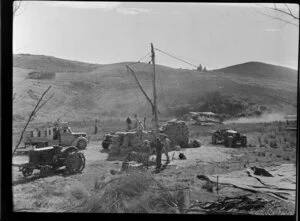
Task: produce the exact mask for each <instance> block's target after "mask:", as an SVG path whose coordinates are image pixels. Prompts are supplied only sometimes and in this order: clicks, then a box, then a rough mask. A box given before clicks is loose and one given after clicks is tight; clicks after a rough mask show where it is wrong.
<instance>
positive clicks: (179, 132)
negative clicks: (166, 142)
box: [159, 119, 190, 149]
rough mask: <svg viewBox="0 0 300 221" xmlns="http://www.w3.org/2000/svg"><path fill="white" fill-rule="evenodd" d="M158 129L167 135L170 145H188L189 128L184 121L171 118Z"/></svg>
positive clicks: (183, 146)
mask: <svg viewBox="0 0 300 221" xmlns="http://www.w3.org/2000/svg"><path fill="white" fill-rule="evenodd" d="M159 130H160V132H161V133H164V134H166V135H167V136H168V138H169V139H170V140H171V146H172V147H174V146H176V145H179V146H180V147H181V148H188V147H189V136H190V134H189V128H188V126H187V125H186V123H185V122H184V121H180V120H176V119H174V120H171V121H169V122H168V123H166V124H165V125H163V126H162V127H161V128H159ZM172 149H173V148H172Z"/></svg>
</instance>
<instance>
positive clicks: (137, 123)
mask: <svg viewBox="0 0 300 221" xmlns="http://www.w3.org/2000/svg"><path fill="white" fill-rule="evenodd" d="M138 125H139V119H138V118H137V114H135V115H134V125H133V128H134V129H135V128H137V127H138Z"/></svg>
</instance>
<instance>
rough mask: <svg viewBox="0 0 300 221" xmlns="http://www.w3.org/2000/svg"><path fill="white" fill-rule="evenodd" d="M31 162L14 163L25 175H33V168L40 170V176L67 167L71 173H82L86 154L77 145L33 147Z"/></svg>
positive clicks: (29, 154)
mask: <svg viewBox="0 0 300 221" xmlns="http://www.w3.org/2000/svg"><path fill="white" fill-rule="evenodd" d="M28 156H29V162H28V163H25V164H13V166H16V167H19V171H20V172H22V174H23V176H24V177H28V176H31V175H32V173H33V170H35V169H38V170H40V176H45V175H47V174H49V173H50V172H51V171H52V172H53V171H57V170H58V169H60V168H61V167H65V168H66V170H67V171H68V172H69V174H75V173H80V172H81V171H82V170H83V169H84V167H85V156H84V155H83V153H81V152H79V150H78V149H77V148H76V147H73V146H70V147H62V146H57V145H54V146H49V147H41V148H36V149H32V150H30V151H29V152H28Z"/></svg>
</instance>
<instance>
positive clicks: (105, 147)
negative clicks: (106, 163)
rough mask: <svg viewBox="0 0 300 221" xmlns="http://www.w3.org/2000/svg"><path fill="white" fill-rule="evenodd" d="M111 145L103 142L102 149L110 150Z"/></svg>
mask: <svg viewBox="0 0 300 221" xmlns="http://www.w3.org/2000/svg"><path fill="white" fill-rule="evenodd" d="M109 145H110V143H108V142H105V141H103V142H102V147H103V149H104V150H107V149H108V148H109Z"/></svg>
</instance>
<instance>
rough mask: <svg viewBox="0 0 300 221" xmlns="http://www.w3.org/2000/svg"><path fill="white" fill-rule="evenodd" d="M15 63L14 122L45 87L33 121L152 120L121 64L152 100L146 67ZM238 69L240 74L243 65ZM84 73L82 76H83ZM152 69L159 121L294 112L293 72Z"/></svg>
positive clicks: (23, 116)
mask: <svg viewBox="0 0 300 221" xmlns="http://www.w3.org/2000/svg"><path fill="white" fill-rule="evenodd" d="M14 59H15V60H17V62H14V68H13V84H14V85H13V88H14V93H16V98H15V100H14V102H13V115H14V120H15V121H24V120H25V119H26V118H27V116H28V114H29V113H30V111H31V110H32V108H33V106H34V105H35V103H36V102H37V98H38V97H39V96H41V94H42V92H43V91H44V90H45V89H46V88H47V87H48V86H49V85H52V89H51V91H52V93H53V92H54V93H55V96H54V98H52V99H51V101H50V102H49V103H48V104H47V105H46V106H45V108H42V109H41V111H40V112H39V114H38V116H37V120H38V121H52V120H56V119H57V118H62V119H64V120H66V121H69V120H83V119H95V118H103V117H107V116H111V117H126V116H127V115H128V114H133V113H138V114H139V115H140V116H150V115H151V108H150V106H149V104H148V103H147V101H146V99H145V98H144V95H143V94H142V93H141V91H140V89H139V88H138V85H137V84H136V82H135V80H134V78H133V76H132V75H131V74H130V73H128V72H127V70H126V64H129V65H131V67H132V68H133V69H134V70H135V72H136V75H137V77H138V79H139V81H140V82H141V84H142V85H143V87H144V88H145V91H146V92H147V93H148V95H149V96H150V97H152V65H151V64H145V63H138V64H133V63H132V62H123V63H116V64H109V65H91V64H85V63H80V64H78V63H76V62H75V63H74V62H72V61H70V62H71V63H70V64H72V65H70V68H65V67H66V66H63V65H62V66H59V65H58V62H57V60H54V62H53V63H51V61H53V60H51V59H49V62H45V60H47V57H46V56H45V58H43V59H42V62H39V61H38V60H36V61H35V63H34V65H35V66H34V67H33V66H31V65H32V58H30V59H28V56H24V55H18V56H15V57H14ZM64 63H68V61H64ZM20 64H22V65H20ZM20 67H21V68H20ZM87 67H93V68H87ZM268 67H272V68H273V66H272V65H271V66H269V65H266V66H265V68H266V69H267V70H269V69H268ZM33 68H37V69H38V70H39V71H53V72H56V75H55V78H54V79H44V80H36V79H29V78H28V73H30V72H31V71H33V70H36V69H33ZM85 68H86V69H85ZM256 68H257V67H256V66H254V67H253V68H252V69H253V70H252V72H251V73H256V71H255V69H256ZM274 68H275V70H277V69H276V67H274ZM239 69H240V70H243V68H242V66H239ZM246 69H247V70H248V71H249V73H250V71H251V70H250V69H251V65H250V66H249V65H247V68H246ZM60 70H63V71H60ZM71 70H73V71H71ZM83 70H86V71H85V72H84V73H83ZM156 70H157V91H158V105H159V110H160V112H161V116H164V115H165V116H166V115H167V116H174V115H175V116H176V115H181V114H185V113H187V112H188V111H205V110H211V111H215V112H221V113H223V112H224V113H226V114H229V115H237V114H240V113H246V112H247V113H249V114H250V112H251V113H252V112H253V111H255V110H259V111H266V110H269V111H271V110H272V111H280V112H286V113H290V112H293V111H295V109H296V103H297V99H296V97H297V72H296V71H295V73H296V74H294V73H293V74H290V73H289V72H287V73H285V72H280V73H279V72H278V75H279V74H280V75H282V76H285V75H289V77H287V78H286V79H285V81H282V80H279V78H280V77H278V76H277V75H276V76H274V77H273V78H270V77H269V76H268V75H266V76H265V75H261V78H260V79H257V77H252V76H251V75H250V74H249V75H248V74H246V76H245V74H239V73H238V72H237V71H234V70H232V71H233V73H231V72H228V69H227V70H225V71H224V72H221V71H220V70H217V71H209V72H198V71H194V70H185V69H174V68H170V67H166V66H162V65H157V67H156ZM280 70H283V69H280ZM244 73H245V72H244ZM266 73H267V72H266Z"/></svg>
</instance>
